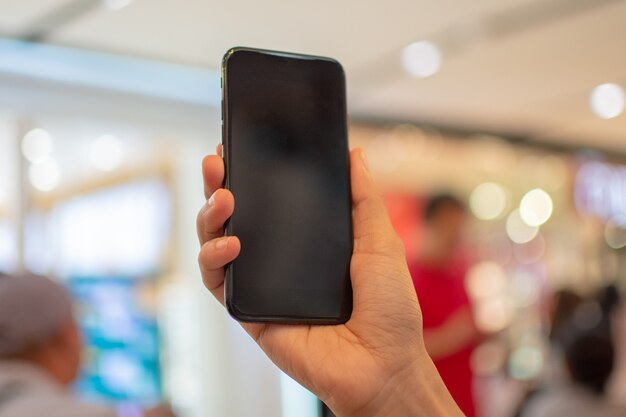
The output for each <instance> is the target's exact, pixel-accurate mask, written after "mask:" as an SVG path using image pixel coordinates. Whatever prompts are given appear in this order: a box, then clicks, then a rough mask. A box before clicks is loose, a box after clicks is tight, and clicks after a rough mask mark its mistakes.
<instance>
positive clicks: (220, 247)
mask: <svg viewBox="0 0 626 417" xmlns="http://www.w3.org/2000/svg"><path fill="white" fill-rule="evenodd" d="M226 246H228V238H227V237H223V238H221V239H219V240H218V241H217V242H215V249H217V250H223V249H226Z"/></svg>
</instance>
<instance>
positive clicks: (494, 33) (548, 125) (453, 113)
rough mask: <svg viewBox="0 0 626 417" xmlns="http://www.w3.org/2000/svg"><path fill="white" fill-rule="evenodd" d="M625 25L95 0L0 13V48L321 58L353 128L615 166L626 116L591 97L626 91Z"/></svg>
mask: <svg viewBox="0 0 626 417" xmlns="http://www.w3.org/2000/svg"><path fill="white" fill-rule="evenodd" d="M81 1H82V3H80V2H81ZM88 1H91V3H90V4H91V6H92V7H89V8H87V7H84V5H85V4H86V3H85V2H88ZM79 3H80V4H82V5H83V6H81V7H82V9H80V12H79V13H78V12H76V10H77V7H78V6H77V5H78V4H79ZM72 10H73V11H74V12H76V13H73V14H72ZM64 16H65V17H66V19H65V20H64ZM68 16H69V17H68ZM70 17H71V18H70ZM625 21H626V1H620V0H474V1H471V2H470V1H459V0H456V1H453V0H413V1H408V0H386V1H373V0H361V1H357V0H340V1H337V0H318V1H315V2H304V1H297V0H296V1H293V0H292V1H287V0H282V1H280V0H267V1H252V0H230V1H222V2H215V1H210V0H186V1H184V2H182V1H180V0H134V1H133V2H132V3H131V4H130V5H129V6H127V7H125V8H123V9H121V10H117V11H113V10H110V9H108V8H106V7H104V6H103V5H102V4H100V2H99V0H0V35H2V36H6V37H29V36H31V35H32V34H33V33H39V32H42V33H44V35H43V36H41V40H42V41H45V42H49V43H53V44H58V45H66V46H72V47H79V48H88V49H93V50H98V51H105V52H112V53H118V54H127V55H133V56H141V57H147V58H151V59H156V60H164V61H171V62H177V63H182V64H188V65H193V66H202V67H209V68H218V66H219V63H220V60H221V56H222V54H223V52H224V51H225V50H226V49H228V48H229V47H231V46H235V45H246V46H256V47H263V48H267V49H279V50H287V51H299V52H305V53H313V54H319V55H328V56H332V57H334V58H337V59H339V60H340V61H341V62H342V63H343V64H344V66H345V68H346V72H347V76H348V88H349V92H350V93H349V107H350V111H351V114H352V115H353V116H355V117H359V118H363V119H377V120H403V121H418V122H427V123H433V124H438V125H443V126H450V127H457V128H462V129H467V130H486V131H491V132H501V133H510V134H516V135H524V136H528V137H530V138H533V139H534V140H543V141H548V142H557V143H559V142H566V143H568V144H575V145H584V146H594V147H600V148H606V149H613V150H616V151H619V152H620V153H624V152H626V115H622V116H620V117H617V118H615V119H611V120H601V119H598V118H597V117H595V116H594V115H593V114H592V113H591V111H590V110H589V106H588V97H589V93H590V91H591V89H592V88H593V87H594V86H596V85H598V84H601V83H604V82H616V83H620V84H622V85H624V86H625V87H626V54H625V53H624V51H625V50H626V24H624V22H625ZM421 39H428V40H432V41H434V42H436V43H437V44H438V45H440V46H441V48H442V50H443V59H444V60H443V65H442V68H441V71H440V72H438V73H437V74H435V75H433V76H431V77H429V78H425V79H416V78H412V77H410V76H409V75H407V74H406V73H404V71H403V70H402V68H401V66H400V52H401V50H402V48H403V47H404V46H406V45H407V44H409V43H411V42H413V41H416V40H421ZM0 59H1V57H0Z"/></svg>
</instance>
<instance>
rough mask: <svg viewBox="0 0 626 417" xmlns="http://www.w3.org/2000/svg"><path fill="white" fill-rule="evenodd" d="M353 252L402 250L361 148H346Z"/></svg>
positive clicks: (384, 252)
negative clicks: (347, 151) (349, 183)
mask: <svg viewBox="0 0 626 417" xmlns="http://www.w3.org/2000/svg"><path fill="white" fill-rule="evenodd" d="M350 178H351V185H352V221H353V229H354V252H355V253H379V254H389V252H393V253H397V252H398V251H400V253H404V251H403V249H402V242H401V241H400V238H399V237H398V235H397V234H396V232H395V230H394V229H393V226H392V225H391V221H390V220H389V214H388V213H387V208H386V207H385V203H384V201H383V198H382V196H381V194H380V192H379V190H378V187H377V186H376V184H375V183H374V179H373V178H372V175H371V174H370V171H369V168H368V166H367V160H366V158H365V153H364V152H363V150H362V149H354V150H352V151H351V152H350Z"/></svg>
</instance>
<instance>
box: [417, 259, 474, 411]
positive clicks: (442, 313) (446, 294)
mask: <svg viewBox="0 0 626 417" xmlns="http://www.w3.org/2000/svg"><path fill="white" fill-rule="evenodd" d="M409 269H410V271H411V277H412V278H413V285H415V291H416V292H417V297H418V298H419V302H420V306H421V308H422V314H423V316H424V330H426V331H427V330H428V329H432V328H436V327H439V326H441V325H442V324H443V323H444V322H445V321H446V320H447V319H448V318H450V316H451V315H452V314H453V313H455V312H456V311H457V310H459V309H461V308H464V307H469V306H470V301H469V299H468V297H467V292H466V291H465V273H466V267H465V266H464V265H461V264H459V265H454V266H450V267H445V268H433V267H429V266H426V265H420V264H418V263H414V264H413V265H410V267H409ZM472 350H473V346H466V347H465V348H463V349H461V350H460V351H458V352H456V353H454V354H452V355H450V356H448V357H445V358H441V359H438V360H436V361H434V362H435V366H436V367H437V370H438V371H439V374H440V375H441V378H442V379H443V382H444V383H445V384H446V387H447V388H448V390H449V391H450V394H452V397H453V398H454V400H455V401H456V403H457V404H458V405H459V407H460V408H461V410H462V411H463V412H464V413H465V415H466V416H467V417H475V416H476V410H475V405H474V396H473V389H472V385H473V383H472V380H473V375H472V369H471V367H470V357H471V355H472Z"/></svg>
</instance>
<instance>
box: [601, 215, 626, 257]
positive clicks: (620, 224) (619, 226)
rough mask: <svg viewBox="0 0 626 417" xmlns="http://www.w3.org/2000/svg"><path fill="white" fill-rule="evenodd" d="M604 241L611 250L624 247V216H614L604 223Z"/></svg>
mask: <svg viewBox="0 0 626 417" xmlns="http://www.w3.org/2000/svg"><path fill="white" fill-rule="evenodd" d="M604 239H605V240H606V243H607V245H609V246H610V247H611V248H613V249H621V248H623V247H626V216H623V215H619V216H614V217H613V218H611V219H610V220H609V221H607V222H606V225H605V226H604Z"/></svg>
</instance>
